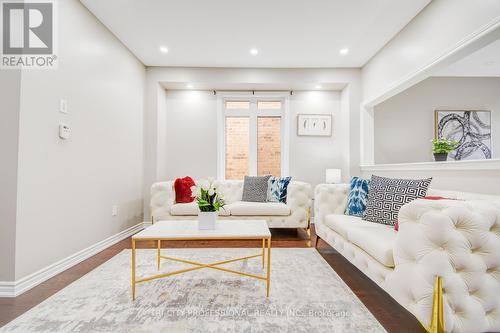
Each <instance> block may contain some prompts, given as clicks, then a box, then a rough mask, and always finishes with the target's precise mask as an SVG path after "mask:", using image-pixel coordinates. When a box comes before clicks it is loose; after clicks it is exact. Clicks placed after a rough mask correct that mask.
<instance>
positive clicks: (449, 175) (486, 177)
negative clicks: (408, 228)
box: [361, 160, 500, 195]
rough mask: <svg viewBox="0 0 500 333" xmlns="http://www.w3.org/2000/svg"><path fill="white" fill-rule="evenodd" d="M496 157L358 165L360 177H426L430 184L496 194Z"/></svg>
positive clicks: (498, 180) (499, 182) (499, 167)
mask: <svg viewBox="0 0 500 333" xmlns="http://www.w3.org/2000/svg"><path fill="white" fill-rule="evenodd" d="M498 170H500V161H499V160H489V161H482V162H443V163H437V162H427V163H421V164H414V163H410V164H392V165H390V164H389V165H387V164H383V165H375V166H366V167H362V168H361V173H362V175H363V177H365V178H369V177H370V176H371V175H373V174H375V175H377V176H383V177H390V178H413V179H416V178H418V179H420V178H429V177H432V182H431V185H430V187H431V188H433V189H438V190H452V191H460V192H472V193H481V194H494V195H499V194H500V190H499V189H500V172H499V171H498Z"/></svg>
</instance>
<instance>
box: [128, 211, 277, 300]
mask: <svg viewBox="0 0 500 333" xmlns="http://www.w3.org/2000/svg"><path fill="white" fill-rule="evenodd" d="M224 239H231V240H245V239H261V240H262V253H259V254H255V255H252V256H246V257H241V258H235V259H229V260H224V261H219V262H213V263H200V262H195V261H190V260H184V259H179V258H173V257H169V256H164V255H162V254H161V241H163V240H224ZM144 240H147V241H157V242H158V251H157V252H158V254H157V265H158V270H159V269H160V260H161V259H168V260H173V261H177V262H182V263H185V264H190V265H193V266H194V267H190V268H185V269H181V270H177V271H173V272H169V273H162V274H158V275H154V276H150V277H145V278H141V279H136V267H135V266H136V241H144ZM266 243H267V245H266ZM266 247H267V270H266V275H265V276H263V275H257V274H251V273H245V272H240V271H236V270H232V269H228V268H224V267H220V266H221V265H224V264H228V263H232V262H236V261H241V260H247V259H251V258H257V257H262V269H264V268H265V264H266ZM214 250H216V249H214ZM203 268H210V269H215V270H218V271H222V272H226V273H232V274H238V275H243V276H247V277H250V278H255V279H259V280H265V281H266V296H267V297H269V287H270V274H271V232H270V231H269V227H268V226H267V223H266V221H264V220H225V221H217V222H216V227H215V229H213V230H199V229H198V221H186V220H182V221H159V222H156V223H155V224H153V225H151V226H150V227H147V228H146V229H144V230H142V231H140V232H139V233H137V234H135V235H134V236H132V299H134V300H135V287H136V284H137V283H141V282H146V281H151V280H156V279H160V278H164V277H169V276H172V275H176V274H181V273H186V272H190V271H194V270H198V269H203Z"/></svg>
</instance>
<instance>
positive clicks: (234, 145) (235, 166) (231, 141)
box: [226, 117, 250, 179]
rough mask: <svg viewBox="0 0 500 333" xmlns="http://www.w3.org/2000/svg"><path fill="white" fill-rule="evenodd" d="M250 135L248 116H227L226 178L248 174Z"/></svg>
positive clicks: (239, 177)
mask: <svg viewBox="0 0 500 333" xmlns="http://www.w3.org/2000/svg"><path fill="white" fill-rule="evenodd" d="M249 137H250V121H249V118H248V117H226V179H243V178H244V177H245V175H248V161H249V156H248V153H249V150H250V149H249V143H250V142H249Z"/></svg>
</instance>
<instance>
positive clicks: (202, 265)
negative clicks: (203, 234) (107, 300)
mask: <svg viewBox="0 0 500 333" xmlns="http://www.w3.org/2000/svg"><path fill="white" fill-rule="evenodd" d="M228 239H231V240H235V239H236V238H232V237H231V238H224V237H220V238H208V239H207V238H178V237H175V238H166V237H161V238H157V237H154V238H150V237H147V238H146V237H145V238H132V300H135V286H136V284H138V283H142V282H146V281H151V280H156V279H161V278H165V277H169V276H173V275H177V274H182V273H187V272H191V271H195V270H198V269H203V268H211V269H215V270H218V271H222V272H227V273H232V274H237V275H242V276H247V277H250V278H254V279H259V280H265V281H266V297H269V287H270V282H271V237H264V238H261V237H258V238H254V237H238V238H237V239H238V240H241V239H245V240H254V239H256V240H260V239H262V253H260V254H255V255H251V256H246V257H240V258H235V259H229V260H224V261H218V262H214V263H210V264H205V263H200V262H196V261H191V260H184V259H179V258H173V257H169V256H163V255H161V241H167V240H228ZM136 241H156V242H157V243H158V250H157V265H158V270H160V264H161V259H167V260H172V261H176V262H182V263H185V264H190V265H193V266H194V267H190V268H185V269H180V270H177V271H173V272H169V273H163V274H158V275H153V276H149V277H145V278H141V279H137V278H136V275H135V273H136V267H135V266H136V244H135V243H136ZM266 242H267V271H266V275H265V276H262V275H257V274H251V273H245V272H240V271H236V270H232V269H228V268H223V267H219V266H221V265H224V264H229V263H232V262H236V261H241V260H247V259H252V258H258V257H262V269H264V267H265V262H266Z"/></svg>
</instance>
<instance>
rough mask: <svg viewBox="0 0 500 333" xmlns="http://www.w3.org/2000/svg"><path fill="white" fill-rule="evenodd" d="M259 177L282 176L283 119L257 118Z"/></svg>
mask: <svg viewBox="0 0 500 333" xmlns="http://www.w3.org/2000/svg"><path fill="white" fill-rule="evenodd" d="M257 175H258V176H265V175H273V176H278V177H279V176H280V175H281V117H258V118H257Z"/></svg>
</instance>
